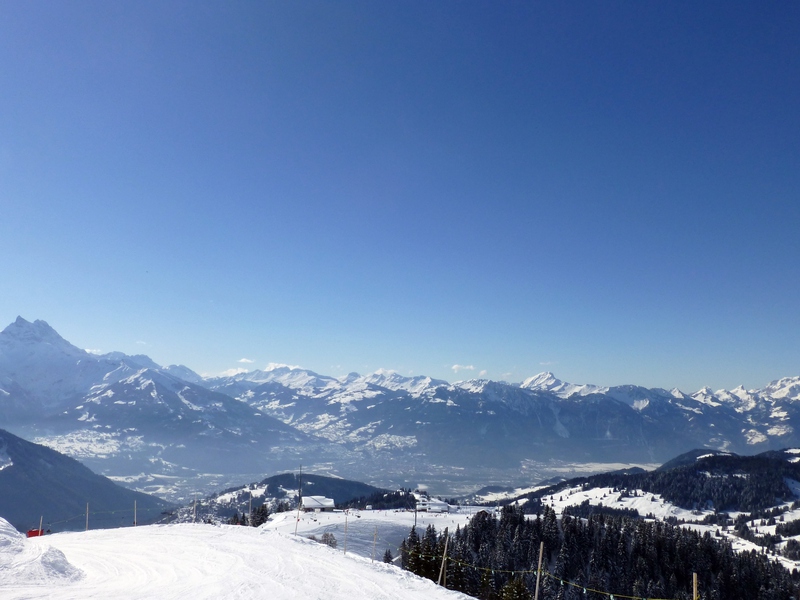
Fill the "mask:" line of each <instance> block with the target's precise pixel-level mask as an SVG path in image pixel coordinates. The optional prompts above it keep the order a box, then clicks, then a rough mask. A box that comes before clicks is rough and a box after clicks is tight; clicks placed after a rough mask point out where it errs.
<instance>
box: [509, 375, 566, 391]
mask: <svg viewBox="0 0 800 600" xmlns="http://www.w3.org/2000/svg"><path fill="white" fill-rule="evenodd" d="M563 383H564V382H563V381H561V380H560V379H557V378H556V376H555V375H553V373H551V372H550V371H544V372H543V373H539V374H537V375H534V376H533V377H528V378H527V379H526V380H525V381H523V382H522V384H521V385H520V387H524V388H528V389H549V388H552V387H555V386H559V385H562V384H563Z"/></svg>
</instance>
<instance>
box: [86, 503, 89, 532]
mask: <svg viewBox="0 0 800 600" xmlns="http://www.w3.org/2000/svg"><path fill="white" fill-rule="evenodd" d="M86 531H89V503H88V502H87V503H86Z"/></svg>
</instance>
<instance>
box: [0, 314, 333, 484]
mask: <svg viewBox="0 0 800 600" xmlns="http://www.w3.org/2000/svg"><path fill="white" fill-rule="evenodd" d="M196 381H202V378H201V377H200V376H198V375H196V374H195V373H193V372H192V371H191V370H189V369H188V368H186V367H178V366H171V367H167V368H161V367H160V366H159V365H157V364H156V363H155V362H153V361H152V360H151V359H150V358H149V357H146V356H128V355H125V354H122V353H119V352H112V353H109V354H103V355H94V354H91V353H88V352H86V351H84V350H81V349H79V348H76V347H75V346H73V345H72V344H70V343H69V342H67V341H66V340H64V339H63V338H62V337H61V336H59V335H58V333H56V331H55V330H54V329H52V328H51V327H50V326H49V325H48V324H47V323H45V322H44V321H35V322H33V323H29V322H28V321H25V320H24V319H22V318H18V319H17V320H16V321H15V322H14V323H12V324H11V325H10V326H8V327H7V328H6V329H4V330H3V331H2V332H0V419H2V421H0V422H1V423H2V424H3V425H4V426H6V427H8V428H9V429H12V430H13V431H14V432H15V433H18V434H20V435H22V436H23V437H26V438H28V439H32V440H34V441H37V442H40V443H44V444H46V445H48V446H50V447H52V448H54V449H56V450H58V451H61V452H63V453H65V454H67V455H69V456H72V457H74V458H79V459H80V460H82V461H84V462H85V463H86V464H88V465H89V466H91V467H92V468H93V469H95V470H97V471H98V472H102V473H104V474H106V475H111V476H115V477H117V478H123V480H127V481H131V478H132V477H133V478H137V477H138V478H137V479H136V481H137V482H138V483H139V487H141V488H143V489H147V490H148V491H154V492H158V491H163V490H161V488H162V483H163V482H164V479H163V478H164V477H168V478H182V477H193V476H194V474H196V473H215V472H217V473H219V472H223V473H224V472H228V471H229V470H230V466H231V464H234V465H235V468H234V469H233V470H234V471H236V472H238V473H253V474H256V473H263V472H264V470H265V469H280V468H290V467H295V466H296V465H297V464H299V463H300V462H301V461H302V460H307V461H308V460H318V459H332V458H337V457H340V456H341V455H342V453H341V452H340V451H339V449H338V448H335V447H332V446H331V445H330V444H329V443H328V442H326V441H325V440H321V439H314V438H312V437H310V436H308V435H306V434H304V433H303V432H301V431H299V430H297V429H296V428H294V427H292V426H289V425H285V424H284V423H282V422H281V421H279V420H277V419H275V418H273V417H271V416H269V415H267V414H264V413H262V412H260V411H258V410H257V409H256V408H253V407H251V406H249V405H248V404H246V403H242V402H239V401H236V400H234V399H233V398H231V397H230V396H227V395H225V394H221V393H218V392H215V391H213V390H210V389H208V388H207V387H203V386H200V385H197V384H196V383H195V382H196ZM154 475H157V476H158V477H157V478H156V479H155V480H153V476H154ZM148 484H152V488H151V487H150V486H149V485H148Z"/></svg>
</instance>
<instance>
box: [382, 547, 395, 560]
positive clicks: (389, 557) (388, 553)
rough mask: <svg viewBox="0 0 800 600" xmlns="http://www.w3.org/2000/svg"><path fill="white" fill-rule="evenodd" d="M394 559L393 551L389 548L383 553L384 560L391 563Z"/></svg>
mask: <svg viewBox="0 0 800 600" xmlns="http://www.w3.org/2000/svg"><path fill="white" fill-rule="evenodd" d="M393 560H394V557H393V556H392V551H391V550H389V548H387V549H386V552H384V553H383V562H385V563H389V564H391V563H392V561H393Z"/></svg>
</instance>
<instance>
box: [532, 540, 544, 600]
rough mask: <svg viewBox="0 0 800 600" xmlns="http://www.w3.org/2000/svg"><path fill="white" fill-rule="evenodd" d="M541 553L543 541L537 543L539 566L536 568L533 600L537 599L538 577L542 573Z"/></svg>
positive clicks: (542, 552)
mask: <svg viewBox="0 0 800 600" xmlns="http://www.w3.org/2000/svg"><path fill="white" fill-rule="evenodd" d="M542 554H544V542H540V543H539V568H538V569H536V593H535V594H534V596H533V600H539V578H540V577H541V575H542Z"/></svg>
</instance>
